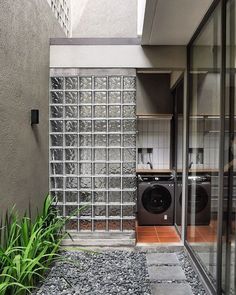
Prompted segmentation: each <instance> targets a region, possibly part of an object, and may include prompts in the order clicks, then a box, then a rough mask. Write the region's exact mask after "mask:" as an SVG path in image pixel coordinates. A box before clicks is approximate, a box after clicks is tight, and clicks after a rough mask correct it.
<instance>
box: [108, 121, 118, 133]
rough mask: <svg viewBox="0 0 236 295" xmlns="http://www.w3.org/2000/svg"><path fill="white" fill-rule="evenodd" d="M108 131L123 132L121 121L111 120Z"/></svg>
mask: <svg viewBox="0 0 236 295" xmlns="http://www.w3.org/2000/svg"><path fill="white" fill-rule="evenodd" d="M108 130H109V132H120V131H121V121H120V120H109V122H108Z"/></svg>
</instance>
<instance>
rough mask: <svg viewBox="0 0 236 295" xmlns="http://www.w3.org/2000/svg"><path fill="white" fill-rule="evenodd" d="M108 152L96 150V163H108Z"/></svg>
mask: <svg viewBox="0 0 236 295" xmlns="http://www.w3.org/2000/svg"><path fill="white" fill-rule="evenodd" d="M106 156H107V155H106V150H105V149H94V159H95V161H106Z"/></svg>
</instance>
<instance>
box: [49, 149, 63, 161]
mask: <svg viewBox="0 0 236 295" xmlns="http://www.w3.org/2000/svg"><path fill="white" fill-rule="evenodd" d="M62 159H63V150H62V149H51V160H52V161H62Z"/></svg>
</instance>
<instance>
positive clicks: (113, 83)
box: [108, 76, 121, 89]
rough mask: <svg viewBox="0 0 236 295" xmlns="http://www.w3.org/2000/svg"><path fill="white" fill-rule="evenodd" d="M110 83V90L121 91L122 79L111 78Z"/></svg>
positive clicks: (109, 78)
mask: <svg viewBox="0 0 236 295" xmlns="http://www.w3.org/2000/svg"><path fill="white" fill-rule="evenodd" d="M108 81H109V82H108V85H109V89H121V77H119V76H110V77H108Z"/></svg>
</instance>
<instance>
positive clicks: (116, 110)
mask: <svg viewBox="0 0 236 295" xmlns="http://www.w3.org/2000/svg"><path fill="white" fill-rule="evenodd" d="M108 113H109V117H110V118H120V116H121V113H120V106H109V107H108Z"/></svg>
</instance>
